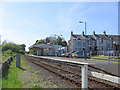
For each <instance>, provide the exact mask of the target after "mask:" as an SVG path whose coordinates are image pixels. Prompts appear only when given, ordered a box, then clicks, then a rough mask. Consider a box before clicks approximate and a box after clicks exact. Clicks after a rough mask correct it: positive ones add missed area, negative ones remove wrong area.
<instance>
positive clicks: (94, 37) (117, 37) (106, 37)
mask: <svg viewBox="0 0 120 90" xmlns="http://www.w3.org/2000/svg"><path fill="white" fill-rule="evenodd" d="M72 38H73V39H77V40H84V39H85V35H84V36H83V35H77V34H73V35H72ZM86 39H92V40H99V39H104V40H110V39H113V40H120V35H104V34H95V35H86Z"/></svg>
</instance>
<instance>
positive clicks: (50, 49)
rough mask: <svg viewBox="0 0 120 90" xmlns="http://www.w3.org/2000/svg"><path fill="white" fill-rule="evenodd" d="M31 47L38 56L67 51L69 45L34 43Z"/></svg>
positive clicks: (54, 54) (53, 54)
mask: <svg viewBox="0 0 120 90" xmlns="http://www.w3.org/2000/svg"><path fill="white" fill-rule="evenodd" d="M29 49H31V50H33V54H34V55H38V56H56V55H57V54H61V53H66V52H67V47H62V46H61V45H54V44H49V43H39V44H34V45H32V46H30V47H29ZM61 51H62V52H61Z"/></svg>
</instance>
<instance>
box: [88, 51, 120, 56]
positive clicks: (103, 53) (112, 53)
mask: <svg viewBox="0 0 120 90" xmlns="http://www.w3.org/2000/svg"><path fill="white" fill-rule="evenodd" d="M108 53H109V55H110V56H120V51H113V50H110V51H103V50H101V51H100V50H99V51H91V52H87V55H88V56H96V55H97V56H108Z"/></svg>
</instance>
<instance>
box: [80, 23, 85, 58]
mask: <svg viewBox="0 0 120 90" xmlns="http://www.w3.org/2000/svg"><path fill="white" fill-rule="evenodd" d="M79 23H84V24H85V60H87V58H86V55H87V51H86V50H87V49H86V44H87V43H86V35H87V32H86V22H82V21H79Z"/></svg>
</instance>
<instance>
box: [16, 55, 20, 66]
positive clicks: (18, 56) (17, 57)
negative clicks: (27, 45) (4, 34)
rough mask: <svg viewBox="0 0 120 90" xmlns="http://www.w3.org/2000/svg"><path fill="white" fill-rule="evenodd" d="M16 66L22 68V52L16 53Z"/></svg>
mask: <svg viewBox="0 0 120 90" xmlns="http://www.w3.org/2000/svg"><path fill="white" fill-rule="evenodd" d="M16 67H17V68H20V54H16Z"/></svg>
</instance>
